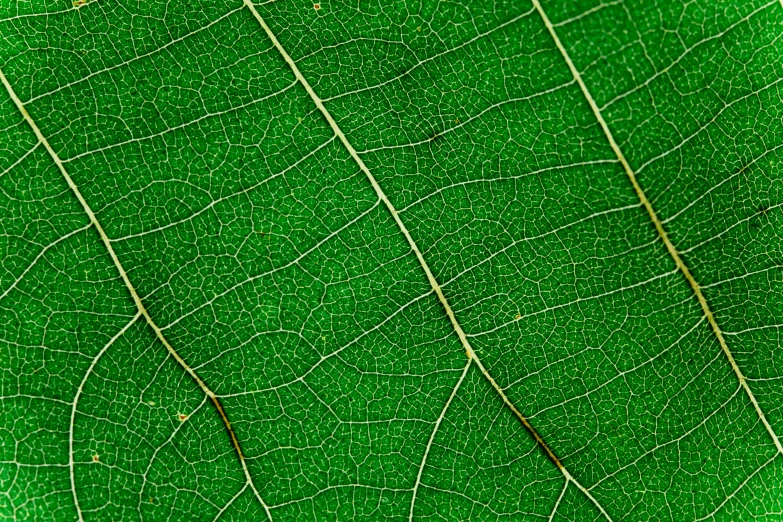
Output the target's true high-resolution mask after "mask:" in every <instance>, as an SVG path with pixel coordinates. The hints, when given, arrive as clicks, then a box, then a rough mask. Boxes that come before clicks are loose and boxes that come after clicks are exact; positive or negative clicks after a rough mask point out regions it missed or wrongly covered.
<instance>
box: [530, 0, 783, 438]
mask: <svg viewBox="0 0 783 522" xmlns="http://www.w3.org/2000/svg"><path fill="white" fill-rule="evenodd" d="M532 2H533V5H534V6H535V8H536V10H537V11H538V14H539V15H541V19H542V20H543V21H544V25H546V28H547V30H548V31H549V34H550V35H551V36H552V39H553V40H554V43H555V46H556V47H557V49H558V50H559V51H560V54H561V55H562V56H563V59H564V60H565V62H566V63H567V64H568V68H569V69H570V70H571V74H572V75H573V77H574V79H575V80H576V82H577V84H579V88H580V89H581V90H582V94H583V95H584V97H585V99H586V100H587V103H588V104H589V105H590V109H592V111H593V114H594V115H595V119H596V120H597V121H598V124H599V125H600V126H601V129H603V131H604V135H605V136H606V139H607V140H608V141H609V145H610V146H611V147H612V150H613V151H614V153H615V155H616V156H617V159H618V160H620V163H621V164H622V166H623V169H625V173H626V174H627V175H628V179H629V180H630V181H631V185H633V189H634V191H635V192H636V195H637V196H638V197H639V201H641V203H642V206H644V208H645V210H646V211H647V214H648V215H649V216H650V220H651V221H652V222H653V225H655V230H657V231H658V236H660V238H661V240H662V241H663V243H664V245H666V250H667V251H668V252H669V254H670V255H671V257H672V259H674V263H675V265H676V266H677V268H678V269H679V270H680V271H681V272H682V275H683V276H685V279H686V280H687V281H688V284H689V285H690V286H691V288H692V289H693V292H694V294H696V298H697V299H698V301H699V305H700V306H701V309H702V312H704V316H705V317H706V318H707V321H708V322H709V323H710V326H711V327H712V331H713V332H714V333H715V336H716V337H717V338H718V342H719V343H720V347H721V349H722V350H723V353H724V354H726V358H727V359H728V360H729V364H731V368H732V370H734V374H735V375H736V376H737V379H739V382H740V386H742V389H743V390H744V391H745V394H746V395H747V396H748V398H749V399H750V402H751V403H752V404H753V408H754V409H755V410H756V413H757V415H758V416H759V419H761V423H762V424H763V425H764V427H765V428H766V430H767V432H768V433H769V435H770V436H771V437H772V440H773V441H774V443H775V447H776V448H777V450H778V452H779V453H781V454H783V445H781V443H780V439H779V438H778V436H777V434H776V433H775V431H774V430H773V429H772V426H771V425H770V424H769V422H768V421H767V418H766V416H765V415H764V412H763V411H762V410H761V406H759V403H758V401H757V400H756V397H755V396H754V395H753V392H752V391H751V389H750V387H749V386H748V383H747V379H746V377H745V376H744V375H743V373H742V370H740V368H739V366H738V365H737V362H736V361H735V360H734V356H733V355H732V353H731V350H730V349H729V345H728V344H727V343H726V339H725V338H724V334H723V331H722V330H721V328H720V326H718V323H717V322H716V321H715V317H714V315H713V314H712V310H710V307H709V305H708V304H707V300H706V299H705V297H704V294H703V293H702V291H701V287H700V286H699V283H698V282H697V281H696V279H695V278H694V277H693V274H691V271H690V270H689V269H688V266H687V265H686V264H685V261H684V260H683V259H682V256H681V255H680V253H679V251H678V250H677V248H676V247H675V246H674V244H673V243H672V241H671V239H669V235H668V234H667V233H666V229H665V228H664V227H663V223H662V222H661V220H660V218H659V217H658V214H657V213H656V212H655V209H653V207H652V204H651V203H650V201H649V200H648V199H647V196H646V195H645V193H644V191H643V190H642V187H641V185H639V182H638V180H637V179H636V173H635V172H634V170H633V169H632V168H631V165H630V164H629V163H628V160H627V159H626V158H625V155H624V154H623V152H622V150H620V146H619V145H617V142H616V141H615V139H614V136H613V135H612V131H611V130H610V129H609V126H608V125H607V123H606V121H605V120H604V117H603V115H602V114H601V110H600V109H599V107H598V104H597V103H596V102H595V100H594V99H593V96H592V94H590V91H589V90H588V89H587V85H585V82H584V80H582V75H581V74H579V71H578V70H577V69H576V66H575V65H574V62H573V61H572V60H571V57H570V56H569V54H568V51H566V49H565V47H564V46H563V44H562V42H561V41H560V38H559V37H558V36H557V33H556V32H555V28H554V26H553V25H552V22H550V21H549V18H548V17H547V15H546V13H545V12H544V9H543V8H542V7H541V3H540V2H539V0H532ZM781 4H783V0H781Z"/></svg>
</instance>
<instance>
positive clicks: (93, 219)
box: [0, 69, 272, 520]
mask: <svg viewBox="0 0 783 522" xmlns="http://www.w3.org/2000/svg"><path fill="white" fill-rule="evenodd" d="M0 82H2V83H3V85H4V86H5V88H6V90H7V91H8V94H9V96H10V97H11V99H12V100H13V101H14V103H15V104H16V107H17V108H18V109H19V112H21V113H22V116H23V117H24V119H25V121H27V123H28V124H29V125H30V128H32V130H33V132H34V133H35V135H36V136H37V137H38V141H39V142H40V143H41V144H42V145H43V146H44V148H46V150H47V152H49V156H51V158H52V160H53V161H54V163H55V164H56V165H57V168H59V169H60V172H61V173H62V175H63V177H64V178H65V181H66V182H67V183H68V186H69V187H70V188H71V191H73V193H74V195H75V196H76V199H78V200H79V203H81V205H82V208H83V209H84V212H85V213H86V214H87V217H89V218H90V222H91V223H92V225H93V226H94V227H95V229H96V230H97V231H98V235H100V237H101V241H103V244H104V245H105V246H106V250H108V252H109V256H111V259H112V261H113V262H114V266H115V267H116V268H117V271H118V272H119V273H120V277H121V278H122V280H123V282H124V283H125V286H126V287H127V288H128V291H129V292H130V294H131V297H132V298H133V302H134V303H135V304H136V308H138V310H139V313H141V315H143V316H144V319H146V320H147V324H148V325H149V326H150V327H151V328H152V330H153V331H154V332H155V335H156V336H157V338H158V339H159V340H160V342H161V343H163V346H165V347H166V350H168V352H169V354H171V356H172V357H173V358H174V359H175V360H176V361H177V362H178V363H179V365H180V366H182V368H183V369H184V370H185V371H186V372H187V373H188V374H189V375H190V376H191V377H192V378H193V380H194V381H196V383H197V384H198V385H199V387H200V388H201V389H202V390H203V391H204V393H205V394H206V395H207V397H209V398H210V399H211V400H212V403H213V404H214V405H215V408H217V411H218V413H219V414H220V418H221V419H222V421H223V424H224V425H225V426H226V429H227V430H228V434H229V436H230V438H231V444H232V445H233V446H234V449H235V450H236V452H237V455H238V456H239V461H240V463H241V464H242V471H243V472H244V474H245V478H246V479H247V482H248V484H249V485H250V487H251V488H252V490H253V492H254V493H255V495H256V498H257V499H258V501H259V502H260V503H261V505H262V506H263V507H264V510H265V511H266V514H267V516H268V517H269V519H270V520H271V519H272V516H271V514H270V513H269V508H268V507H267V505H266V503H265V502H264V501H263V500H262V499H261V495H260V494H259V493H258V490H257V489H256V487H255V485H254V484H253V479H252V478H251V477H250V471H249V470H248V469H247V464H246V463H245V457H244V455H243V454H242V449H241V448H240V446H239V440H238V439H237V437H236V434H235V433H234V429H233V428H232V427H231V423H230V422H229V420H228V417H227V416H226V412H225V411H224V410H223V405H222V404H221V403H220V399H218V397H217V396H216V395H215V393H214V392H213V391H212V390H211V389H209V387H208V386H207V385H206V384H205V383H204V381H202V380H201V378H200V377H199V376H198V375H197V374H196V372H195V371H194V370H193V369H192V368H191V367H190V366H188V364H187V363H186V362H185V361H184V359H182V357H181V356H180V355H179V353H177V351H176V350H175V349H174V348H173V347H172V346H171V344H169V342H168V340H167V339H166V338H165V337H164V336H163V332H161V330H160V328H159V327H158V325H157V324H155V321H153V320H152V317H150V314H149V312H147V309H146V308H144V304H142V302H141V298H140V297H139V294H138V293H137V292H136V289H135V288H134V287H133V284H131V282H130V279H128V274H126V273H125V268H124V267H123V266H122V264H121V263H120V260H119V259H118V258H117V254H116V253H115V252H114V248H113V247H112V245H111V240H110V239H109V236H107V235H106V232H105V231H104V230H103V227H102V226H101V224H100V222H98V218H97V217H95V213H94V212H93V211H92V209H91V208H90V206H89V205H88V204H87V201H86V200H85V199H84V196H82V193H81V192H80V191H79V188H78V187H77V186H76V184H75V183H74V182H73V179H71V176H70V175H69V174H68V171H66V170H65V165H63V162H62V160H61V159H60V157H59V156H58V155H57V153H56V152H55V151H54V149H53V148H52V146H51V145H50V144H49V141H48V140H47V139H46V137H44V135H43V134H42V133H41V129H39V128H38V125H36V123H35V121H34V120H33V119H32V117H31V116H30V114H29V113H28V112H27V109H25V107H24V104H23V103H22V100H20V99H19V97H18V96H17V95H16V92H14V89H13V87H11V84H10V83H9V81H8V78H6V76H5V74H4V73H3V71H2V70H1V69H0Z"/></svg>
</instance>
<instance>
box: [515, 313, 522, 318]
mask: <svg viewBox="0 0 783 522" xmlns="http://www.w3.org/2000/svg"><path fill="white" fill-rule="evenodd" d="M514 319H522V314H517V315H515V316H514Z"/></svg>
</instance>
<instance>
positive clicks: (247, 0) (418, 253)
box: [243, 0, 611, 521]
mask: <svg viewBox="0 0 783 522" xmlns="http://www.w3.org/2000/svg"><path fill="white" fill-rule="evenodd" d="M243 1H244V3H245V5H247V7H248V9H250V12H251V13H253V16H254V17H255V18H256V20H257V21H258V23H259V24H260V25H261V27H262V28H263V29H264V32H265V33H266V35H267V36H268V37H269V39H270V40H271V41H272V44H273V45H274V46H275V48H276V49H277V50H278V51H279V52H280V55H281V56H282V57H283V59H284V60H285V62H286V63H287V64H288V66H289V67H290V68H291V71H292V72H293V73H294V76H296V79H297V80H299V83H301V84H302V86H303V87H304V88H305V90H306V91H307V94H309V95H310V98H311V99H312V100H313V103H315V105H316V107H318V110H319V111H320V112H321V114H322V115H323V116H324V118H326V121H327V122H328V123H329V126H330V127H331V128H332V131H334V133H335V135H336V136H337V137H338V138H339V139H340V141H341V142H342V144H343V145H344V146H345V148H346V150H347V151H348V153H349V154H350V156H351V157H352V158H353V160H354V161H355V162H356V164H357V165H358V166H359V168H360V169H361V171H362V172H364V174H365V175H366V176H367V179H368V180H369V181H370V184H371V185H372V188H373V189H374V190H375V193H376V194H377V195H378V197H379V198H380V200H381V201H383V204H384V205H386V208H387V209H388V210H389V212H390V213H391V215H392V217H393V218H394V221H395V223H396V224H397V226H398V227H399V229H400V231H401V232H402V234H403V235H404V236H405V239H406V240H407V242H408V245H409V246H410V248H411V250H412V251H413V253H414V254H415V255H416V258H417V259H418V260H419V264H420V265H421V267H422V269H423V270H424V273H425V274H426V275H427V280H428V281H429V283H430V286H431V287H432V289H433V290H434V291H435V294H436V295H437V296H438V300H439V301H440V303H441V305H443V309H444V310H445V311H446V315H447V316H448V318H449V320H450V321H451V325H452V326H453V327H454V331H455V332H456V333H457V336H458V337H459V340H460V342H461V343H462V346H463V348H464V349H465V354H466V355H467V357H468V358H469V359H470V360H472V361H473V362H475V363H476V366H478V368H479V369H480V370H481V373H482V375H484V377H485V378H486V379H487V380H488V381H489V382H490V384H491V385H492V387H493V388H494V389H495V391H496V392H497V393H498V395H500V397H501V398H502V399H503V402H504V403H505V404H506V406H508V408H509V409H510V410H511V411H513V412H514V414H515V415H516V416H517V418H519V420H520V422H521V423H522V425H523V426H524V427H525V428H526V429H527V430H528V431H529V432H530V434H531V435H532V436H533V438H534V439H535V441H536V442H537V443H538V444H539V446H540V447H541V448H542V449H543V450H544V453H546V455H547V456H548V457H549V459H550V460H551V461H552V462H553V463H554V465H555V466H556V467H557V469H559V470H560V472H561V473H562V474H563V476H565V478H566V480H567V481H571V482H573V483H574V485H575V486H576V487H577V488H579V489H580V490H581V491H582V492H583V493H584V494H585V495H586V496H587V497H588V498H589V499H590V501H592V502H593V504H595V506H596V507H597V508H598V509H599V510H600V511H601V513H602V514H603V515H604V516H605V517H606V518H607V519H608V520H610V521H611V518H610V517H609V515H608V514H607V513H606V511H604V509H603V507H602V506H601V505H600V504H599V503H598V501H597V500H596V499H595V498H594V497H593V496H592V494H591V493H590V492H589V491H588V490H587V489H586V488H585V487H583V486H582V485H581V484H580V483H579V482H578V481H577V480H576V479H575V478H574V477H573V476H572V475H571V474H570V473H569V472H568V470H567V469H566V468H565V467H564V466H563V463H562V462H560V459H558V458H557V456H556V455H555V453H554V452H553V451H552V449H551V448H550V447H549V446H548V445H547V444H546V442H545V441H544V439H543V438H542V437H541V435H540V434H539V433H538V432H537V431H536V430H535V428H533V426H532V425H531V424H530V421H528V420H527V418H526V417H525V416H524V415H522V413H521V412H520V411H519V410H518V409H517V408H516V406H514V404H513V403H512V402H511V401H510V400H509V398H508V396H507V395H506V394H505V392H504V391H503V389H502V388H501V387H500V386H499V385H498V384H497V383H496V382H495V379H493V378H492V376H491V375H490V374H489V372H488V371H487V369H486V368H485V367H484V365H483V364H482V363H481V360H480V359H479V358H478V356H477V355H476V352H475V351H474V350H473V348H472V347H471V346H470V342H469V341H468V338H467V336H466V335H465V332H464V330H463V329H462V326H460V324H459V322H458V321H457V318H456V316H455V315H454V311H453V310H452V309H451V305H450V304H449V302H448V300H447V299H446V296H445V295H444V294H443V290H442V289H441V287H440V285H439V284H438V281H437V280H436V279H435V276H434V275H433V274H432V270H430V267H429V265H428V264H427V261H426V260H425V259H424V256H423V255H422V253H421V251H420V250H419V247H418V246H417V245H416V242H415V241H414V240H413V237H412V236H411V234H410V232H409V231H408V228H407V227H406V226H405V224H404V223H403V222H402V220H401V219H400V216H399V214H398V212H397V209H396V208H394V205H392V203H391V201H389V198H388V197H387V196H386V193H385V192H384V191H383V189H382V188H381V186H380V185H379V184H378V182H377V181H376V179H375V176H373V175H372V173H371V172H370V169H369V168H367V165H365V163H364V161H363V160H362V158H361V157H359V154H358V153H357V152H356V149H354V147H353V145H351V142H349V141H348V138H347V137H346V136H345V134H344V133H343V131H342V130H341V129H340V127H339V125H337V122H336V121H335V120H334V118H333V117H332V115H331V114H330V113H329V111H328V110H327V108H326V107H325V106H324V104H323V102H322V101H321V99H320V98H319V97H318V95H317V94H316V93H315V91H314V90H313V88H312V87H311V86H310V84H309V83H308V82H307V80H306V79H305V78H304V76H302V73H301V72H300V71H299V67H297V65H296V63H295V62H294V60H293V59H292V58H291V57H290V56H289V55H288V52H286V50H285V49H284V48H283V46H282V45H281V44H280V42H279V41H278V39H277V37H276V36H275V34H274V33H273V32H272V30H271V29H270V28H269V26H268V25H267V24H266V22H265V21H264V19H263V18H262V17H261V15H260V14H259V12H258V11H257V10H256V8H255V6H254V5H253V3H252V1H251V0H243Z"/></svg>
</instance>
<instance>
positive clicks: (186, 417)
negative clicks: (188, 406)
mask: <svg viewBox="0 0 783 522" xmlns="http://www.w3.org/2000/svg"><path fill="white" fill-rule="evenodd" d="M177 417H179V420H180V422H185V421H186V420H188V416H187V415H185V414H184V413H178V414H177Z"/></svg>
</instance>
